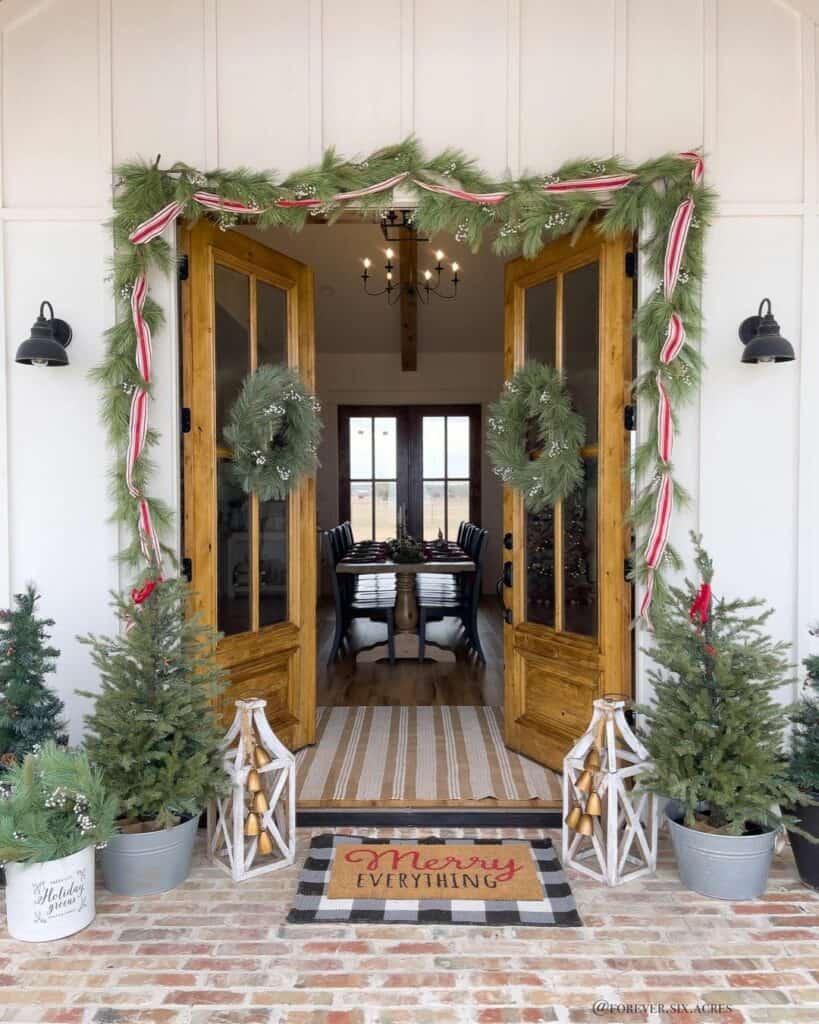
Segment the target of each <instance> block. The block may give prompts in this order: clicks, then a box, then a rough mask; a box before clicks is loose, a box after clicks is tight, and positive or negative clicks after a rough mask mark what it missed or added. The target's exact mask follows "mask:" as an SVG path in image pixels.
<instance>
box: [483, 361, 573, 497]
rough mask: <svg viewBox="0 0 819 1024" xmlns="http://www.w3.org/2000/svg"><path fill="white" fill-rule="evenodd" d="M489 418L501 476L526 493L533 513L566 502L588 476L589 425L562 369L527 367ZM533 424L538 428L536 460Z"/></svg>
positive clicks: (489, 443)
mask: <svg viewBox="0 0 819 1024" xmlns="http://www.w3.org/2000/svg"><path fill="white" fill-rule="evenodd" d="M487 422H488V426H489V429H488V431H487V435H486V447H487V454H488V455H489V460H490V462H491V463H492V465H493V466H494V468H495V474H496V475H497V476H499V477H500V479H501V480H502V481H503V482H504V483H505V484H508V485H509V486H510V487H513V488H514V489H515V490H516V491H520V492H521V493H522V494H523V500H524V503H525V505H526V508H527V509H529V511H530V512H540V511H542V510H543V509H544V508H546V507H547V506H549V505H554V504H555V502H558V501H562V500H563V499H564V498H566V497H568V495H569V494H571V492H572V491H573V490H574V489H575V487H577V485H578V484H579V483H580V482H581V480H582V479H583V463H582V461H581V459H580V449H581V448H582V447H583V441H584V440H585V436H586V428H585V426H584V424H583V419H582V417H581V416H579V415H578V414H577V413H576V412H575V411H574V410H573V409H572V400H571V398H570V397H569V394H568V392H567V391H566V388H565V386H564V381H563V374H562V373H561V372H560V370H556V369H554V367H551V366H547V365H546V364H545V363H538V362H530V363H527V364H526V365H525V366H522V367H521V368H520V369H519V370H518V371H517V372H516V373H515V375H514V377H512V379H511V380H508V381H506V383H505V385H504V391H503V394H502V395H501V397H500V398H499V399H498V401H497V402H495V403H494V404H493V405H492V406H491V407H490V409H489V419H488V421H487ZM530 423H534V424H536V427H537V449H538V451H537V454H536V457H534V458H533V457H530V456H531V455H532V454H534V453H530V452H529V439H528V431H529V424H530Z"/></svg>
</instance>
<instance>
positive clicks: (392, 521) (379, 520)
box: [373, 480, 398, 540]
mask: <svg viewBox="0 0 819 1024" xmlns="http://www.w3.org/2000/svg"><path fill="white" fill-rule="evenodd" d="M374 491H375V531H374V533H373V540H387V539H388V538H390V537H394V536H395V534H396V525H397V523H398V501H397V498H396V482H395V480H376V481H375V484H374Z"/></svg>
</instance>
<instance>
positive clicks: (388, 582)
mask: <svg viewBox="0 0 819 1024" xmlns="http://www.w3.org/2000/svg"><path fill="white" fill-rule="evenodd" d="M330 532H331V534H332V540H333V550H334V551H336V552H337V553H338V557H339V559H341V558H344V557H345V556H346V555H349V554H354V553H355V552H356V544H355V542H354V539H353V527H352V524H351V523H350V522H349V520H348V521H347V522H345V523H340V524H339V525H338V526H334V527H333V529H332V530H331V531H330ZM362 543H366V542H362ZM351 578H352V579H353V589H354V591H355V593H356V594H361V595H366V596H369V595H370V594H373V593H376V594H386V593H388V592H392V594H393V596H395V587H396V581H395V573H391V572H386V573H385V572H367V573H355V574H354V575H353V576H352V577H351Z"/></svg>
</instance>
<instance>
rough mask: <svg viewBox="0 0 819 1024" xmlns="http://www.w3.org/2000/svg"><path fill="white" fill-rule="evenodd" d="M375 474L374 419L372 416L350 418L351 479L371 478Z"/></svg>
mask: <svg viewBox="0 0 819 1024" xmlns="http://www.w3.org/2000/svg"><path fill="white" fill-rule="evenodd" d="M372 475H373V421H372V418H371V417H370V416H353V417H352V418H351V419H350V479H351V480H360V479H370V478H371V477H372Z"/></svg>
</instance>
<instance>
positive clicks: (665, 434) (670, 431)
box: [657, 373, 674, 465]
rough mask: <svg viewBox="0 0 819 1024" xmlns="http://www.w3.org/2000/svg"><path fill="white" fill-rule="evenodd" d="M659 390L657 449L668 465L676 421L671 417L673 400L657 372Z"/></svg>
mask: <svg viewBox="0 0 819 1024" xmlns="http://www.w3.org/2000/svg"><path fill="white" fill-rule="evenodd" d="M657 391H658V392H659V399H660V400H659V402H658V403H657V451H658V454H659V456H660V458H661V459H662V460H663V462H664V463H665V464H666V465H668V463H669V462H671V451H672V449H673V447H674V421H673V419H672V417H671V402H669V400H668V394H667V392H666V390H665V385H664V384H663V381H662V376H661V374H659V373H658V374H657Z"/></svg>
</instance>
